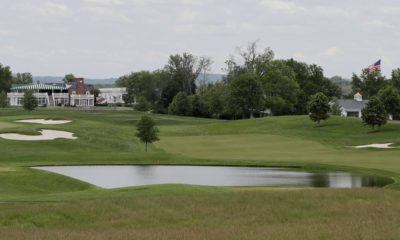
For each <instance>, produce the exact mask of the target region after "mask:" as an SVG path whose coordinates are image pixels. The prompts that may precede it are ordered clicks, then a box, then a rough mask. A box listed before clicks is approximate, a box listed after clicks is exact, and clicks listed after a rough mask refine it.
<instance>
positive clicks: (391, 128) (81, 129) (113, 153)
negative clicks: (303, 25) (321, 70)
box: [0, 108, 400, 240]
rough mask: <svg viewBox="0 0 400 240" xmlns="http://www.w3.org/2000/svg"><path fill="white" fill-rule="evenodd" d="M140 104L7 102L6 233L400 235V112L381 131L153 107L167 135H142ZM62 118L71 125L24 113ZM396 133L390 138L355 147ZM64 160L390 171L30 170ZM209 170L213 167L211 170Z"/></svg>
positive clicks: (3, 154)
mask: <svg viewBox="0 0 400 240" xmlns="http://www.w3.org/2000/svg"><path fill="white" fill-rule="evenodd" d="M142 115H143V113H140V112H135V111H112V110H109V109H106V108H105V109H97V110H95V111H77V110H71V109H68V108H67V109H50V110H48V109H38V110H35V111H31V112H28V111H24V110H22V109H19V108H6V109H2V110H1V111H0V134H23V135H29V136H38V135H40V132H41V131H42V130H43V129H45V130H55V131H62V132H68V133H73V136H74V137H71V138H70V139H55V140H42V141H18V140H9V139H3V138H1V137H0V239H215V240H217V239H393V240H394V239H400V122H397V121H390V122H389V123H388V124H386V125H384V126H382V127H380V128H377V129H376V131H372V129H371V128H370V127H368V126H364V125H363V124H362V122H361V120H360V119H357V118H344V117H337V116H331V117H330V118H329V119H328V120H326V121H323V122H322V126H321V127H316V124H315V123H314V122H312V121H311V120H310V119H309V117H308V116H284V117H269V118H257V119H247V120H235V121H227V120H214V119H206V118H193V117H179V116H171V115H158V114H149V116H150V117H152V118H153V119H154V120H155V123H156V126H157V128H158V129H159V138H160V141H157V142H154V143H153V144H149V146H148V151H147V152H145V144H144V143H142V142H141V141H140V140H139V139H138V138H137V137H135V132H136V124H137V122H138V121H139V120H140V118H141V116H142ZM26 119H47V120H49V121H51V120H54V121H56V120H63V121H66V122H68V123H66V124H54V125H42V124H38V123H34V122H17V121H21V120H26ZM384 143H392V145H390V146H391V147H393V148H388V149H378V148H362V149H356V148H354V146H359V145H368V144H384ZM67 165H194V166H195V165H201V166H242V167H289V168H294V169H306V170H313V171H325V170H328V171H343V172H352V173H359V174H366V175H370V176H379V177H386V178H390V179H392V181H393V183H391V184H389V185H387V186H385V187H383V188H378V187H365V188H351V189H350V188H349V189H347V188H312V187H299V186H288V187H279V186H278V187H263V186H258V187H257V186H254V187H251V186H250V187H217V186H199V185H185V184H162V185H145V186H137V187H125V188H115V189H104V188H100V187H97V186H95V185H91V184H89V183H87V182H83V181H80V180H77V179H74V178H70V177H66V176H63V175H59V174H55V173H50V172H47V171H42V170H37V169H32V168H31V167H36V166H67ZM204 178H207V176H206V175H205V176H204Z"/></svg>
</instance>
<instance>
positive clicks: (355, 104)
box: [338, 99, 368, 110]
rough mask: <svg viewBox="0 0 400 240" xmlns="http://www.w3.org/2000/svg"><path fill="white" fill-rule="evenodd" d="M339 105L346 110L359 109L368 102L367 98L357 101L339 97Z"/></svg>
mask: <svg viewBox="0 0 400 240" xmlns="http://www.w3.org/2000/svg"><path fill="white" fill-rule="evenodd" d="M338 103H339V106H341V107H342V108H344V109H346V110H361V109H363V108H364V107H365V105H366V104H367V103H368V100H362V101H357V100H354V99H339V100H338Z"/></svg>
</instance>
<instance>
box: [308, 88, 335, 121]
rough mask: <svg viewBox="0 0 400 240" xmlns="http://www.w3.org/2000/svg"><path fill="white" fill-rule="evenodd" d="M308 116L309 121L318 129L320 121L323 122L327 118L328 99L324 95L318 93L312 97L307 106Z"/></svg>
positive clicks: (328, 109)
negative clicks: (315, 124)
mask: <svg viewBox="0 0 400 240" xmlns="http://www.w3.org/2000/svg"><path fill="white" fill-rule="evenodd" d="M308 109H309V112H310V113H309V115H310V118H311V120H313V121H314V122H317V123H318V127H319V126H321V124H320V122H321V120H325V119H327V118H328V117H329V114H328V113H329V111H330V106H329V99H328V97H327V96H325V94H323V93H321V92H319V93H316V94H315V95H312V96H311V98H310V102H309V104H308Z"/></svg>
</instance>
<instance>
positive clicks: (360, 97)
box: [354, 92, 363, 102]
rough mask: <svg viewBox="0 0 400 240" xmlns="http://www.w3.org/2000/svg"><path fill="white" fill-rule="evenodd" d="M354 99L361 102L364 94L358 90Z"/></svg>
mask: <svg viewBox="0 0 400 240" xmlns="http://www.w3.org/2000/svg"><path fill="white" fill-rule="evenodd" d="M354 100H356V101H358V102H361V101H362V100H363V99H362V95H361V94H360V93H359V92H357V93H356V94H354Z"/></svg>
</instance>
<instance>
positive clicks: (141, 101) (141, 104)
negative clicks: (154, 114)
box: [134, 96, 151, 112]
mask: <svg viewBox="0 0 400 240" xmlns="http://www.w3.org/2000/svg"><path fill="white" fill-rule="evenodd" d="M134 109H135V110H136V111H140V112H147V111H149V110H150V109H151V104H150V103H149V102H148V101H147V99H146V98H145V97H143V96H140V97H138V98H137V101H136V104H135V106H134Z"/></svg>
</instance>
